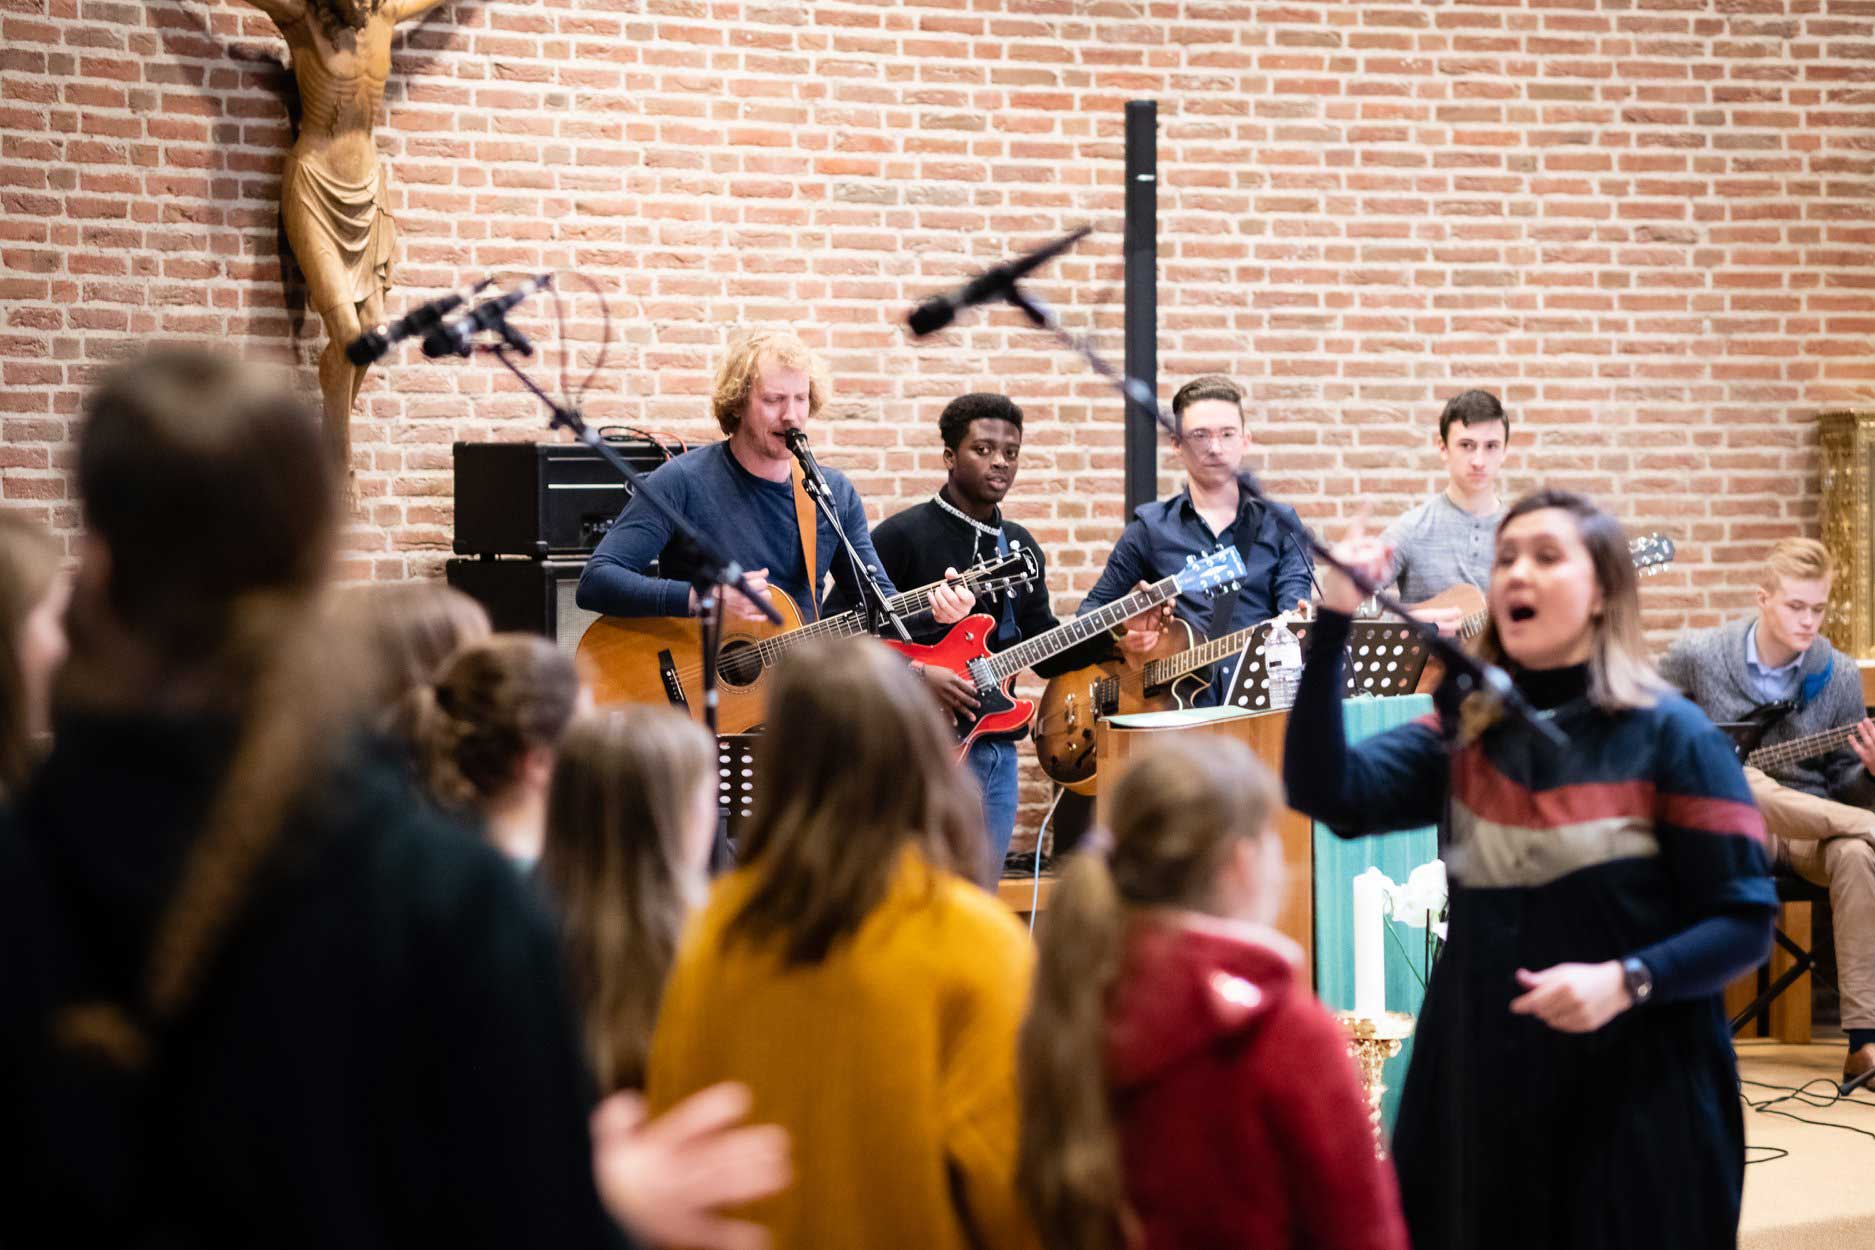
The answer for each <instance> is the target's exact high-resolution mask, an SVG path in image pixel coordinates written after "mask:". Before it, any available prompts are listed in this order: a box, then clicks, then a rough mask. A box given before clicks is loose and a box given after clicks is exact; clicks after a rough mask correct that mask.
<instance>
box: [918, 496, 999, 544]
mask: <svg viewBox="0 0 1875 1250" xmlns="http://www.w3.org/2000/svg"><path fill="white" fill-rule="evenodd" d="M931 498H933V499H935V500H936V501H937V506H938V507H940V508H942V509H944V511H946V512H948V513H950V514H951V515H952V516H954V517H956V518H957V519H958V520H959V521H962V522H963V523H964V524H965V525H968V526H969V527H970V528H971V529H973V530H975V531H976V532H977V533H979V534H988V535H989V536H990V537H991V538H1001V537H1002V535H1003V527H1002V526H1000V525H985V524H984V523H983V522H981V521H979V520H977V519H976V518H975V517H973V516H971V515H970V514H969V513H968V512H965V511H964V510H963V509H961V508H959V507H957V506H956V505H955V504H953V503H951V501H950V500H948V499H946V498H944V496H942V495H933V496H931Z"/></svg>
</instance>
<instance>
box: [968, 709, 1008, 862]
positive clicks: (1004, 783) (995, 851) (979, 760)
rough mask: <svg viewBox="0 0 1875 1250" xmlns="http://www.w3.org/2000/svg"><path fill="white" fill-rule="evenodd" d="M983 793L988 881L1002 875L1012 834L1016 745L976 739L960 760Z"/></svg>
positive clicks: (1004, 741)
mask: <svg viewBox="0 0 1875 1250" xmlns="http://www.w3.org/2000/svg"><path fill="white" fill-rule="evenodd" d="M964 762H965V763H966V764H968V765H969V766H970V772H971V773H972V774H973V775H974V776H975V777H976V779H977V787H978V788H979V789H980V790H982V791H983V827H984V829H985V830H986V831H987V832H988V834H989V844H990V861H989V872H990V882H991V884H994V883H995V882H996V879H997V878H999V877H1001V876H1002V875H1003V860H1004V859H1006V858H1008V855H1009V842H1010V839H1012V838H1014V837H1015V835H1016V744H1015V743H1013V742H1011V741H1009V740H1007V739H1003V740H1001V741H997V740H993V739H989V738H979V739H977V740H976V741H975V742H973V743H971V744H970V753H969V754H968V755H966V756H965V757H964Z"/></svg>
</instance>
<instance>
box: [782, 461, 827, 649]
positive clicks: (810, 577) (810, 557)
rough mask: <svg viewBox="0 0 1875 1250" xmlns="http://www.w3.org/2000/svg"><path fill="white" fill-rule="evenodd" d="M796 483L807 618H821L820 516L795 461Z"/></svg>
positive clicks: (790, 477)
mask: <svg viewBox="0 0 1875 1250" xmlns="http://www.w3.org/2000/svg"><path fill="white" fill-rule="evenodd" d="M789 480H790V481H792V482H793V483H794V522H795V524H796V525H798V526H799V527H800V529H801V557H802V559H804V560H806V561H807V600H808V602H807V619H808V620H810V621H817V620H819V619H820V577H819V571H820V563H819V561H818V560H817V559H816V558H815V551H814V538H815V528H816V525H817V522H818V521H819V518H818V517H817V516H815V515H814V501H813V500H811V499H809V498H808V497H807V486H806V485H805V484H804V483H803V482H802V481H801V465H800V462H799V461H797V462H795V465H794V470H793V472H792V473H790V474H789Z"/></svg>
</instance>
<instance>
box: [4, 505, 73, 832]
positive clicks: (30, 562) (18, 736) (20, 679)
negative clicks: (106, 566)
mask: <svg viewBox="0 0 1875 1250" xmlns="http://www.w3.org/2000/svg"><path fill="white" fill-rule="evenodd" d="M58 575H59V545H58V543H57V542H56V541H54V539H53V537H52V535H50V534H48V533H47V532H46V531H45V530H43V529H41V528H40V527H39V525H38V524H37V523H35V522H33V521H31V520H28V519H27V518H26V517H25V516H23V515H21V514H20V513H18V512H0V798H5V797H7V796H9V795H12V794H17V793H18V791H19V788H20V786H21V785H23V784H24V783H25V781H26V776H27V774H28V773H29V772H31V771H32V766H33V762H34V760H35V758H36V757H37V755H38V750H37V747H36V744H35V743H34V742H33V741H32V737H31V726H30V725H29V724H28V721H29V719H30V711H29V706H28V702H29V701H28V699H27V690H26V672H25V669H24V667H23V665H22V660H23V658H24V657H23V656H21V654H20V642H21V633H22V631H23V630H24V629H25V627H26V618H27V617H29V616H31V615H32V614H33V611H34V609H36V608H38V607H39V605H40V604H42V603H44V602H45V599H46V596H47V595H49V594H51V593H52V588H53V586H54V585H55V584H56V583H57V581H58Z"/></svg>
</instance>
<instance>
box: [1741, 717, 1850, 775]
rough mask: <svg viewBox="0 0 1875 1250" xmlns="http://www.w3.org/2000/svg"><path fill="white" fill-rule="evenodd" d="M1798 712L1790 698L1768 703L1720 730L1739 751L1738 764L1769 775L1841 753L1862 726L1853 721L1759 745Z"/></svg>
mask: <svg viewBox="0 0 1875 1250" xmlns="http://www.w3.org/2000/svg"><path fill="white" fill-rule="evenodd" d="M1796 710H1797V704H1796V703H1795V702H1794V701H1792V700H1790V699H1785V700H1782V701H1780V702H1777V703H1766V704H1763V705H1761V706H1759V707H1755V708H1753V709H1751V711H1750V712H1748V713H1746V715H1745V719H1744V720H1742V721H1732V722H1730V723H1727V724H1722V725H1720V726H1719V728H1720V729H1723V730H1724V731H1725V732H1726V734H1727V735H1728V736H1729V737H1730V738H1731V739H1732V749H1733V750H1735V751H1737V752H1738V758H1739V762H1741V763H1744V764H1748V765H1750V766H1751V767H1753V768H1756V769H1758V770H1759V771H1761V772H1767V773H1768V772H1770V771H1771V770H1772V769H1774V768H1786V767H1788V766H1790V765H1792V764H1801V763H1803V762H1804V761H1805V760H1813V759H1815V758H1816V757H1817V756H1819V755H1828V754H1829V753H1830V752H1831V751H1840V750H1842V749H1843V748H1845V747H1847V746H1848V745H1849V739H1850V737H1851V736H1852V735H1853V734H1854V733H1855V727H1856V726H1857V725H1860V724H1861V723H1862V722H1861V721H1851V722H1849V723H1848V724H1847V725H1837V726H1836V727H1835V728H1833V729H1823V730H1818V731H1817V732H1816V733H1813V734H1804V735H1803V736H1802V737H1800V738H1786V739H1785V740H1784V741H1782V742H1774V743H1772V744H1771V745H1770V746H1768V747H1767V746H1759V745H1758V744H1759V743H1760V742H1763V741H1764V738H1765V735H1766V734H1768V733H1770V732H1771V730H1772V729H1773V728H1775V727H1776V725H1777V723H1778V722H1779V721H1781V720H1783V719H1784V718H1785V717H1786V716H1788V715H1790V714H1791V713H1792V712H1794V711H1796Z"/></svg>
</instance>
